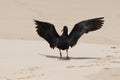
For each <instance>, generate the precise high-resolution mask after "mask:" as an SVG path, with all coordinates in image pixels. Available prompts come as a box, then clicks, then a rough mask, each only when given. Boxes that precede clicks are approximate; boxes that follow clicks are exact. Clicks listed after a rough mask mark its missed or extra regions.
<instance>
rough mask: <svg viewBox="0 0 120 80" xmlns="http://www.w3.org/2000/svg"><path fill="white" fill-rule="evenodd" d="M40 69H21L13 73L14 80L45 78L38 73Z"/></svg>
mask: <svg viewBox="0 0 120 80" xmlns="http://www.w3.org/2000/svg"><path fill="white" fill-rule="evenodd" d="M40 69H41V67H30V68H27V69H21V70H20V71H17V72H15V73H14V75H13V76H15V79H17V80H33V79H35V78H39V77H42V76H45V74H44V73H39V70H40Z"/></svg>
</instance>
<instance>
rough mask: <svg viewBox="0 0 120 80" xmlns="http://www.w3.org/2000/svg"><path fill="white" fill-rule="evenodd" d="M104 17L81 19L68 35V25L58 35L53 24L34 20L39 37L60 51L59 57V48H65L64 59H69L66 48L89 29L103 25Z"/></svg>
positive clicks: (73, 44) (95, 28) (71, 45)
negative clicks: (65, 54)
mask: <svg viewBox="0 0 120 80" xmlns="http://www.w3.org/2000/svg"><path fill="white" fill-rule="evenodd" d="M103 18H104V17H99V18H93V19H89V20H84V21H81V22H79V23H77V24H75V26H74V27H73V29H72V31H71V32H70V34H69V35H68V27H67V26H64V27H63V33H62V35H61V36H60V35H59V34H58V33H57V31H56V29H55V27H54V25H53V24H51V23H48V22H43V21H38V20H34V21H35V24H36V25H37V26H36V28H37V30H36V31H37V33H38V35H39V36H40V37H42V38H44V39H45V40H46V41H47V42H48V43H49V45H50V47H51V48H53V49H54V48H55V47H57V48H58V49H59V51H60V58H62V53H61V50H66V52H67V56H66V59H69V56H68V49H69V46H70V47H73V46H75V45H76V43H77V42H78V39H79V38H80V37H81V36H82V35H83V34H84V33H88V32H90V31H95V30H98V29H100V28H101V27H102V26H103V24H104V23H103V22H104V20H103Z"/></svg>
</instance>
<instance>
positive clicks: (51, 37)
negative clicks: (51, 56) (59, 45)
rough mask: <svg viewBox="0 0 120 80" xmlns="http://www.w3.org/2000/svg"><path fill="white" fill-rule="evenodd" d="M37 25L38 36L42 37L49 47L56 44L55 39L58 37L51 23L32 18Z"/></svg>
mask: <svg viewBox="0 0 120 80" xmlns="http://www.w3.org/2000/svg"><path fill="white" fill-rule="evenodd" d="M34 21H35V24H36V25H37V26H36V28H37V30H36V31H37V33H38V35H39V36H41V37H42V38H44V39H45V40H46V41H47V42H48V43H49V44H50V47H51V48H54V47H55V45H56V42H55V40H56V39H57V38H58V37H59V35H58V33H57V32H56V30H55V27H54V25H53V24H51V23H47V22H42V21H38V20H34Z"/></svg>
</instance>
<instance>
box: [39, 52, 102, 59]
mask: <svg viewBox="0 0 120 80" xmlns="http://www.w3.org/2000/svg"><path fill="white" fill-rule="evenodd" d="M39 55H41V56H45V57H47V58H56V59H60V60H68V59H66V57H62V58H60V57H59V56H52V55H46V54H40V53H39ZM69 58H70V59H76V60H79V59H101V58H99V57H69ZM70 59H69V60H70Z"/></svg>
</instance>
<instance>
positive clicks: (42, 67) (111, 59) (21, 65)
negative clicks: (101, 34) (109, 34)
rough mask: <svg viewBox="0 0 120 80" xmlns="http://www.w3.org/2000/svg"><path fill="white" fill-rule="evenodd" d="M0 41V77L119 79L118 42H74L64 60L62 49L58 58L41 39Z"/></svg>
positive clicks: (12, 79) (20, 79) (9, 79)
mask: <svg viewBox="0 0 120 80" xmlns="http://www.w3.org/2000/svg"><path fill="white" fill-rule="evenodd" d="M0 44H1V45H0V79H1V80H48V79H49V80H53V79H54V80H66V79H69V80H73V79H82V80H96V79H97V78H100V79H98V80H101V79H102V80H105V79H103V78H101V76H105V78H106V77H107V78H109V77H113V79H111V80H118V79H120V76H118V75H120V73H119V70H120V69H119V67H120V46H115V45H98V44H86V43H78V44H77V45H76V47H74V48H72V49H70V50H69V56H70V60H65V56H66V54H65V52H64V51H63V58H62V59H60V58H59V52H58V50H57V49H55V50H52V49H50V48H49V46H48V43H46V42H45V41H28V40H26V41H25V40H2V39H1V40H0ZM43 45H45V46H43ZM46 50H47V51H46ZM116 67H117V68H116ZM112 68H115V69H117V70H116V71H114V69H113V70H112ZM101 70H103V72H104V70H106V71H105V73H104V74H103V72H101ZM109 70H110V71H109ZM108 73H111V74H108ZM105 74H106V75H105ZM95 75H97V76H95ZM114 76H117V78H118V79H116V77H114Z"/></svg>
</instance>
